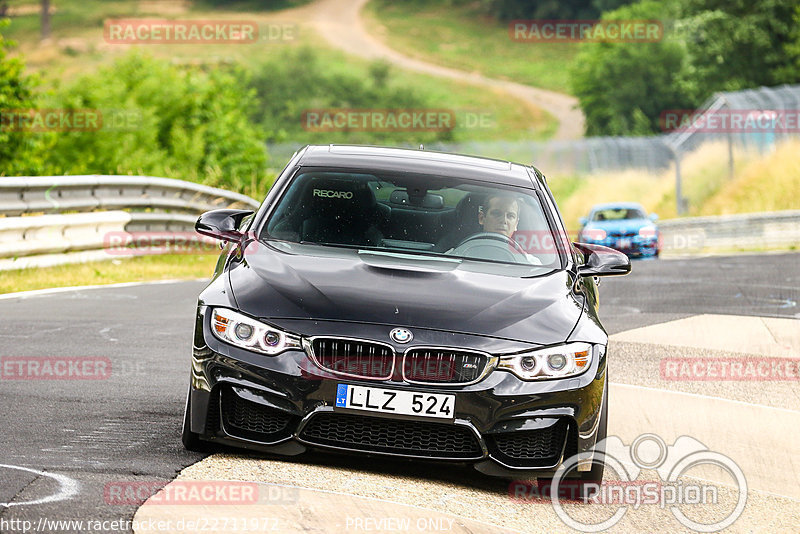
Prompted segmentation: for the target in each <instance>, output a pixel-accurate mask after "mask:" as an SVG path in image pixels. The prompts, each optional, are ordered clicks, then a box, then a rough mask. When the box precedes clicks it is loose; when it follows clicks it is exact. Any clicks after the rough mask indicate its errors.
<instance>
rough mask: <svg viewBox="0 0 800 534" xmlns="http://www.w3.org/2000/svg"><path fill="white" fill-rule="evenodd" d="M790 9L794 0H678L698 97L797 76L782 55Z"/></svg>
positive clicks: (791, 21)
mask: <svg viewBox="0 0 800 534" xmlns="http://www.w3.org/2000/svg"><path fill="white" fill-rule="evenodd" d="M796 9H797V0H683V9H682V11H683V13H682V19H683V23H684V25H685V30H686V31H685V32H684V34H685V44H686V51H687V53H688V55H689V62H690V63H691V65H692V68H693V71H694V72H693V76H694V78H695V79H696V80H697V83H698V85H699V86H701V87H703V88H704V89H705V91H704V93H705V94H704V96H710V95H711V94H712V93H714V92H716V91H733V90H738V89H745V88H751V87H758V86H762V85H765V86H773V85H778V84H781V83H796V82H798V81H800V71H799V70H796V69H792V68H791V64H792V57H791V56H790V55H789V54H787V47H790V46H791V42H792V40H793V37H792V36H793V32H796V28H797V26H796V19H795V15H796Z"/></svg>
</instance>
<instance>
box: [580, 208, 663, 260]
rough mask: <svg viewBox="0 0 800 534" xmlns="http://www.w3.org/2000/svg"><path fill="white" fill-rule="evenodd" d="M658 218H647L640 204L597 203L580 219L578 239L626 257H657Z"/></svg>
mask: <svg viewBox="0 0 800 534" xmlns="http://www.w3.org/2000/svg"><path fill="white" fill-rule="evenodd" d="M657 219H658V215H656V214H655V213H651V214H650V216H648V215H647V213H646V211H645V209H644V208H643V207H642V206H641V204H637V203H635V202H613V203H608V204H597V205H596V206H594V207H593V208H592V210H591V212H589V216H588V217H581V219H580V223H581V229H580V232H579V233H578V240H579V241H581V242H583V243H592V244H597V245H604V246H607V247H611V248H614V249H617V250H619V251H620V252H624V253H625V254H627V255H628V256H641V257H658V254H659V252H660V251H661V246H660V234H659V231H658V227H657V226H656V225H655V224H654V221H656V220H657Z"/></svg>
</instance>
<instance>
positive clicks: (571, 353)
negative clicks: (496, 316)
mask: <svg viewBox="0 0 800 534" xmlns="http://www.w3.org/2000/svg"><path fill="white" fill-rule="evenodd" d="M590 363H592V346H591V345H590V344H589V343H567V344H566V345H559V346H557V347H550V348H547V349H539V350H534V351H531V352H525V353H522V354H515V355H514V356H501V357H500V363H499V364H498V365H497V368H498V369H506V370H508V371H511V372H512V373H514V374H515V375H517V376H518V377H520V378H521V379H523V380H545V379H548V378H563V377H567V376H576V375H579V374H581V373H582V372H584V371H585V370H587V369H588V368H589V364H590Z"/></svg>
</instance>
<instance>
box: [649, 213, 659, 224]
mask: <svg viewBox="0 0 800 534" xmlns="http://www.w3.org/2000/svg"><path fill="white" fill-rule="evenodd" d="M650 220H651V221H653V222H655V221H657V220H658V215H656V214H655V213H651V214H650Z"/></svg>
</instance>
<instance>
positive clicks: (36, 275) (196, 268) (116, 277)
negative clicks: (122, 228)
mask: <svg viewBox="0 0 800 534" xmlns="http://www.w3.org/2000/svg"><path fill="white" fill-rule="evenodd" d="M216 260H217V255H216V254H194V255H188V254H186V255H159V256H138V257H135V258H126V259H120V260H113V261H100V262H91V263H81V264H72V265H58V266H55V267H43V268H30V269H19V270H14V271H3V273H2V275H0V293H15V292H17V291H30V290H34V289H44V288H48V287H73V286H85V285H97V284H116V283H121V282H144V281H151V280H171V279H192V278H209V279H210V278H211V275H212V274H213V272H214V264H215V263H216Z"/></svg>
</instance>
